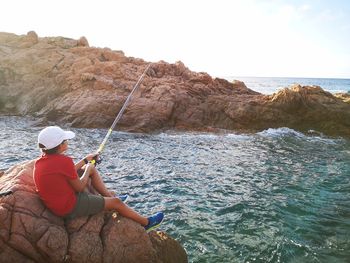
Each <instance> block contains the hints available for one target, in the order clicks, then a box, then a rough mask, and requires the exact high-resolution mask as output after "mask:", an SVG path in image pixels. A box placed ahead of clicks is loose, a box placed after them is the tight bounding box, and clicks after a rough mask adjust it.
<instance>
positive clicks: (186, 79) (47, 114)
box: [0, 31, 350, 137]
mask: <svg viewBox="0 0 350 263" xmlns="http://www.w3.org/2000/svg"><path fill="white" fill-rule="evenodd" d="M148 64H149V63H148V62H146V61H144V60H142V59H137V58H132V57H126V56H125V55H124V53H123V52H122V51H113V50H111V49H109V48H95V47H89V44H88V41H87V39H86V38H84V37H82V38H80V39H79V40H74V39H68V38H64V37H44V38H40V37H38V36H37V34H36V33H35V32H33V31H31V32H29V33H28V34H27V35H20V36H18V35H15V34H11V33H0V91H1V93H0V114H3V115H20V116H32V117H34V118H36V119H37V120H38V123H41V124H45V123H48V122H51V121H52V122H55V123H58V124H60V123H62V124H67V125H71V126H73V127H87V128H95V127H109V126H110V125H111V123H112V122H113V119H114V118H115V116H116V113H117V112H118V111H119V110H120V108H121V107H122V105H123V103H124V101H125V99H126V97H127V96H128V94H129V93H130V91H131V89H132V87H133V86H134V85H135V83H136V81H137V80H138V78H139V77H140V75H141V74H142V72H143V71H144V69H145V68H146V66H147V65H148ZM278 127H289V128H292V129H295V130H298V131H302V132H306V131H308V130H315V131H317V132H321V133H324V134H325V135H328V136H344V137H350V129H349V128H350V104H349V95H348V94H340V95H339V94H338V95H332V94H331V93H329V92H326V91H324V90H323V89H322V88H321V87H318V86H300V85H294V86H291V87H289V88H284V89H282V90H280V91H278V92H276V93H274V94H272V95H263V94H260V93H258V92H255V91H253V90H250V89H248V88H247V87H246V86H245V84H244V83H243V82H241V81H233V82H228V81H227V80H224V79H220V78H212V77H211V76H210V75H208V74H207V73H203V72H200V73H198V72H193V71H190V70H189V69H188V68H187V67H185V65H184V64H183V63H182V62H177V63H175V64H169V63H166V62H164V61H160V62H157V63H153V64H152V65H151V68H150V70H149V71H148V73H147V76H146V77H145V78H144V80H143V82H142V84H141V85H140V88H139V90H138V91H137V92H136V93H135V95H134V96H133V98H132V100H131V102H130V104H129V106H128V108H127V110H126V111H125V114H124V115H123V118H122V119H121V121H120V123H119V124H118V129H120V130H125V131H131V132H156V131H162V130H169V129H175V130H184V131H188V130H191V131H213V132H215V131H219V130H221V129H225V130H232V131H236V132H257V131H261V130H264V129H268V128H278Z"/></svg>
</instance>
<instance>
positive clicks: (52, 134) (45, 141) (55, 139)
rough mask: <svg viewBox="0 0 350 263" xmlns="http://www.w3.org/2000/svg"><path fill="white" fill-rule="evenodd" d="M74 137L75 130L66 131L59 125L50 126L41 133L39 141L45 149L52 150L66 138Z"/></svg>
mask: <svg viewBox="0 0 350 263" xmlns="http://www.w3.org/2000/svg"><path fill="white" fill-rule="evenodd" d="M74 137H75V133H74V132H71V131H64V130H62V129H61V128H60V127H58V126H49V127H46V128H45V129H43V130H41V132H40V133H39V135H38V143H41V144H42V145H44V146H45V148H44V150H50V149H53V148H55V147H56V146H58V145H60V144H61V143H62V142H63V141H64V140H69V139H73V138H74Z"/></svg>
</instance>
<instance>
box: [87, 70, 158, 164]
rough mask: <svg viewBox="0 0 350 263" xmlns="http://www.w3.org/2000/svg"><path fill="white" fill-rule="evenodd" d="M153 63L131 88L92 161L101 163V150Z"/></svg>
mask: <svg viewBox="0 0 350 263" xmlns="http://www.w3.org/2000/svg"><path fill="white" fill-rule="evenodd" d="M151 64H152V63H149V64H148V66H147V67H146V69H145V70H144V72H143V73H142V75H141V77H140V78H139V79H138V81H137V82H136V84H135V86H134V87H133V89H132V90H131V92H130V94H129V96H128V97H127V98H126V100H125V102H124V104H123V106H122V108H121V109H120V111H119V113H118V115H117V117H116V118H115V119H114V121H113V123H112V126H111V127H110V128H109V130H108V132H107V134H106V136H105V138H104V139H103V141H102V143H101V144H100V147H98V150H97V155H96V158H95V159H94V160H92V161H91V163H92V164H95V163H97V164H99V163H101V161H102V159H101V158H100V157H99V155H100V154H101V152H102V151H103V149H104V148H105V145H106V143H107V140H108V138H109V136H110V135H111V134H112V131H113V129H114V128H115V126H116V125H117V123H118V121H119V120H120V118H121V117H122V115H123V113H124V111H125V109H126V106H127V105H128V103H129V101H130V99H131V97H132V95H133V93H134V92H135V91H136V90H137V88H138V87H139V86H140V84H141V82H142V80H143V78H144V77H145V75H146V73H147V71H148V69H149V68H150V66H151Z"/></svg>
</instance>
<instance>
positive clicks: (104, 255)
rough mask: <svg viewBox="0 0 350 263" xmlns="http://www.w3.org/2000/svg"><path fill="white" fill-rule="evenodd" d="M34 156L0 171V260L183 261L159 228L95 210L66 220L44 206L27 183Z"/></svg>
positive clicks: (176, 245) (183, 255)
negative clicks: (152, 229) (92, 212)
mask: <svg viewBox="0 0 350 263" xmlns="http://www.w3.org/2000/svg"><path fill="white" fill-rule="evenodd" d="M33 166H34V161H30V162H26V163H22V164H19V165H16V166H14V167H12V168H11V169H9V170H8V171H6V172H5V173H4V174H2V175H0V176H1V177H0V191H1V192H2V191H5V190H9V189H11V190H12V191H13V194H11V195H7V196H3V197H0V262H45V263H47V262H94V263H95V262H159V263H161V262H174V263H181V262H187V255H186V252H185V250H184V249H183V248H182V247H181V245H180V244H179V243H178V242H177V241H175V240H174V239H173V238H171V237H170V236H169V235H167V234H166V233H164V232H160V231H157V232H156V231H152V232H151V233H150V234H147V233H146V232H145V230H144V229H143V227H142V226H141V225H139V224H137V223H135V222H134V221H132V220H129V219H126V218H123V217H121V216H119V215H118V216H117V217H115V216H113V215H112V214H111V213H107V212H105V213H103V212H101V213H99V214H97V215H94V216H90V217H81V218H77V219H74V220H70V221H64V220H63V219H61V218H59V217H57V216H55V215H53V214H52V213H51V212H50V211H49V210H48V209H46V208H45V206H44V205H43V203H42V202H41V200H40V199H39V197H38V195H37V193H36V192H35V186H34V182H33V175H32V174H33Z"/></svg>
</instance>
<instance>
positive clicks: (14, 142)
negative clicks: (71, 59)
mask: <svg viewBox="0 0 350 263" xmlns="http://www.w3.org/2000/svg"><path fill="white" fill-rule="evenodd" d="M31 124H32V122H31V121H30V120H28V119H23V118H17V117H0V131H1V132H0V139H1V155H2V162H1V164H0V169H2V170H3V169H7V168H9V167H10V166H12V165H14V164H16V163H18V162H21V161H24V160H27V159H32V158H35V157H37V156H38V155H39V152H38V150H37V148H36V147H37V146H36V136H37V134H38V132H39V130H40V129H41V127H33V126H32V125H31ZM74 131H75V132H76V134H77V137H76V139H75V140H72V141H70V147H71V149H70V150H69V154H71V153H75V154H74V157H76V159H80V158H81V157H83V156H84V155H85V154H87V153H89V152H93V151H95V150H96V148H97V147H98V145H99V143H100V142H101V141H102V139H103V137H104V135H105V132H106V130H103V129H74ZM103 157H104V161H103V163H102V164H101V165H100V167H99V169H100V170H101V172H102V173H103V175H104V180H105V182H106V184H107V185H108V187H110V188H111V189H113V190H115V191H117V192H118V193H129V194H130V195H131V200H130V202H129V205H130V206H132V207H133V208H134V209H136V210H137V211H139V212H141V213H143V214H146V215H148V214H151V213H152V212H155V211H157V210H164V212H165V214H166V220H165V222H164V224H163V225H162V228H163V229H164V230H166V231H167V232H168V233H170V234H171V235H172V236H173V237H175V238H176V239H177V240H178V241H179V242H181V243H182V244H183V246H184V247H185V249H186V250H187V252H188V254H189V258H190V262H348V259H349V258H350V252H349V251H350V242H349V240H350V239H349V235H350V191H349V189H350V181H349V173H350V143H349V141H347V140H345V139H331V138H326V137H322V136H321V135H320V136H318V137H317V136H306V135H304V134H302V133H299V132H296V131H293V130H291V129H288V128H280V129H269V130H267V131H264V132H261V133H258V134H255V135H254V134H253V135H237V134H229V133H228V134H221V135H214V134H205V133H185V134H184V133H176V132H169V133H162V134H154V135H145V134H130V133H124V132H113V133H112V136H111V139H110V141H109V142H108V144H107V145H106V148H105V152H104V153H103Z"/></svg>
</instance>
